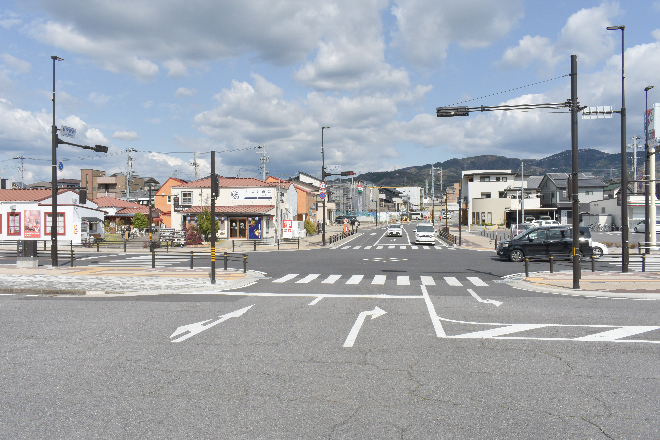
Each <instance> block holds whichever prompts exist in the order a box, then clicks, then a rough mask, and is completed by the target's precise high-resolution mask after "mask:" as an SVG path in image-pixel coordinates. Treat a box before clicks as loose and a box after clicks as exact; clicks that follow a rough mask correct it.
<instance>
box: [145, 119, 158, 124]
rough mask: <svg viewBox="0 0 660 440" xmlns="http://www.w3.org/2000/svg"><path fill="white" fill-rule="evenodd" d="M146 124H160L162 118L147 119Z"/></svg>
mask: <svg viewBox="0 0 660 440" xmlns="http://www.w3.org/2000/svg"><path fill="white" fill-rule="evenodd" d="M145 122H148V123H150V124H160V118H147V119H145Z"/></svg>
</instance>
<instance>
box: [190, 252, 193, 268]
mask: <svg viewBox="0 0 660 440" xmlns="http://www.w3.org/2000/svg"><path fill="white" fill-rule="evenodd" d="M190 268H191V269H192V268H193V251H190Z"/></svg>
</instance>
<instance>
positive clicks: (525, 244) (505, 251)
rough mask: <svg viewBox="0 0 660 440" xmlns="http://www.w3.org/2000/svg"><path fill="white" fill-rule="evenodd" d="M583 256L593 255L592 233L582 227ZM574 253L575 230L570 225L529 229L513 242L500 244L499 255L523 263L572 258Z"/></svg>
mask: <svg viewBox="0 0 660 440" xmlns="http://www.w3.org/2000/svg"><path fill="white" fill-rule="evenodd" d="M579 251H580V253H581V254H582V255H591V254H592V248H591V231H590V230H589V228H588V227H586V226H580V247H579ZM572 253H573V229H572V227H571V226H568V225H559V226H540V227H538V228H532V229H528V230H527V231H525V232H523V233H521V234H518V235H516V236H515V237H513V238H511V240H505V241H502V242H500V243H499V244H498V246H497V255H498V256H499V257H500V258H506V259H509V260H511V261H522V260H523V259H525V257H534V258H548V257H549V256H550V255H552V256H553V257H554V256H558V257H562V256H563V257H570V256H571V255H572Z"/></svg>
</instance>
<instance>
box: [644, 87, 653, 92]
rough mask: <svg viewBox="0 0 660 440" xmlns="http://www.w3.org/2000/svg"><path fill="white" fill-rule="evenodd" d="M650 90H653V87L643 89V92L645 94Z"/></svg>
mask: <svg viewBox="0 0 660 440" xmlns="http://www.w3.org/2000/svg"><path fill="white" fill-rule="evenodd" d="M652 88H653V86H648V87H644V91H645V92H648V91H649V90H651V89H652Z"/></svg>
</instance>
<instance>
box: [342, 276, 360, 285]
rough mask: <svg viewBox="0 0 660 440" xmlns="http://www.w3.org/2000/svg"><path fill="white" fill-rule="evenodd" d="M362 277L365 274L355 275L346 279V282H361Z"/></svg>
mask: <svg viewBox="0 0 660 440" xmlns="http://www.w3.org/2000/svg"><path fill="white" fill-rule="evenodd" d="M362 278H364V275H353V276H352V277H350V278H349V279H348V281H346V284H359V283H360V281H362Z"/></svg>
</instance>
